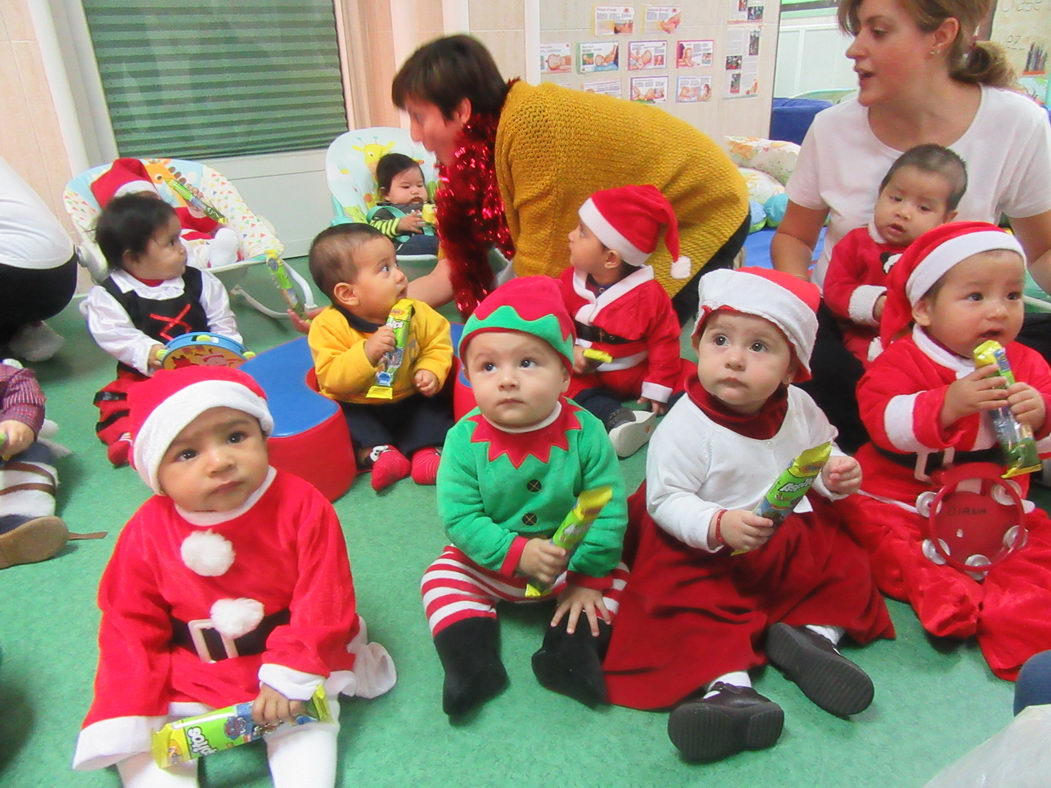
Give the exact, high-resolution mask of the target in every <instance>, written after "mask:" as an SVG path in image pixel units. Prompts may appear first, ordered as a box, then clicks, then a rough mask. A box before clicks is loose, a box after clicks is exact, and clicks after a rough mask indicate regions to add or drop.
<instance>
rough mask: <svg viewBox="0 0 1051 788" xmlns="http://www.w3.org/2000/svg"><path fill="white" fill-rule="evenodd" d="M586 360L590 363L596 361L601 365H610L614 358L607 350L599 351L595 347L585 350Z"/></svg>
mask: <svg viewBox="0 0 1051 788" xmlns="http://www.w3.org/2000/svg"><path fill="white" fill-rule="evenodd" d="M584 358H586V359H587V360H588V361H596V362H598V363H599V364H608V363H609V362H611V361H612V360H613V356H611V355H610V354H609V353H607V352H606V351H605V350H597V349H595V348H593V347H587V348H584Z"/></svg>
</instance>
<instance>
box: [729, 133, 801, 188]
mask: <svg viewBox="0 0 1051 788" xmlns="http://www.w3.org/2000/svg"><path fill="white" fill-rule="evenodd" d="M726 144H727V149H728V153H729V154H730V159H731V160H732V161H733V163H734V164H736V165H737V166H738V167H751V168H754V169H757V170H762V171H763V172H765V173H767V174H768V175H772V176H773V177H774V178H776V179H777V180H778V181H780V182H781V183H782V184H785V183H788V177H789V176H790V175H791V174H792V170H794V169H795V167H796V160H797V159H798V158H799V146H798V145H796V144H795V143H794V142H785V141H784V140H767V139H763V138H762V137H727V138H726Z"/></svg>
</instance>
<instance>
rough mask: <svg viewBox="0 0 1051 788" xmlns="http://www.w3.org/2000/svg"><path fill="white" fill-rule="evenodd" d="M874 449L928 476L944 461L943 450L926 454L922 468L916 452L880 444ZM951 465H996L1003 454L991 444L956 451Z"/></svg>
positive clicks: (999, 462)
mask: <svg viewBox="0 0 1051 788" xmlns="http://www.w3.org/2000/svg"><path fill="white" fill-rule="evenodd" d="M872 445H873V446H875V447H876V451H878V452H879V453H880V454H882V455H883V456H884V457H886V458H887V459H888V460H890V461H891V462H894V463H897V464H898V465H901V466H904V467H906V468H913V469H916V470H918V472H919V473H922V474H923V475H924V476H930V475H931V471H932V470H933V471H936V470H940V469H941V468H942V467H943V464H944V461H945V452H940V451H939V452H932V453H931V454H928V455H927V461H926V462H925V463H924V467H923V468H917V467H916V463H917V462H918V460H919V455H918V454H898V453H896V452H893V451H889V450H888V449H884V448H883V447H881V446H876V444H875V443H873V444H872ZM951 460H952V464H953V465H963V464H964V463H967V462H994V463H996V464H997V465H999V464H1002V463H1003V454H1002V453H1001V451H1000V447H999V446H993V447H991V448H988V449H979V450H978V451H958V452H956V453H955V454H953V455H952V456H951Z"/></svg>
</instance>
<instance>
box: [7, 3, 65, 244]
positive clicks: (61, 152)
mask: <svg viewBox="0 0 1051 788" xmlns="http://www.w3.org/2000/svg"><path fill="white" fill-rule="evenodd" d="M30 2H39V0H0V107H3V115H4V121H3V122H2V123H0V156H3V157H4V158H5V159H6V160H7V162H8V163H9V164H10V165H11V166H12V167H13V168H14V169H15V171H16V172H18V174H19V175H21V176H22V177H23V178H24V179H25V180H26V182H27V183H29V185H30V186H32V187H33V188H34V189H35V190H36V191H37V193H38V194H39V195H40V196H41V197H42V198H43V199H44V202H46V203H47V205H48V206H49V207H50V208H51V210H52V212H53V213H54V214H55V216H56V217H58V218H59V220H61V221H62V223H63V225H64V226H65V227H66V229H67V230H69V231H70V233H72V230H73V225H72V223H71V222H70V221H69V217H68V216H67V215H66V211H65V209H64V208H63V207H62V189H63V188H64V187H65V185H66V181H68V180H69V178H70V177H71V174H72V173H71V172H70V167H69V157H68V155H67V153H66V148H65V145H64V144H63V142H62V135H61V132H60V130H59V125H58V117H57V115H56V114H55V107H54V104H53V102H52V100H51V94H50V92H49V91H48V83H47V76H46V74H45V72H44V63H43V60H42V59H41V55H40V47H39V45H38V43H37V40H36V34H35V32H34V30H33V24H32V21H31V19H30V16H29V8H28V3H30Z"/></svg>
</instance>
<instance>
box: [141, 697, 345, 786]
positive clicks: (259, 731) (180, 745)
mask: <svg viewBox="0 0 1051 788" xmlns="http://www.w3.org/2000/svg"><path fill="white" fill-rule="evenodd" d="M311 722H332V714H331V712H329V708H328V699H327V698H326V697H325V687H324V685H321V686H319V687H318V688H317V691H316V692H315V693H314V695H313V697H311V698H310V700H308V701H307V702H306V708H305V709H304V710H303V713H302V714H300V715H299V716H298V717H296V720H295V722H292V723H286V722H283V723H281V724H280V725H266V726H263V725H256V724H255V723H254V722H253V721H252V704H251V703H250V702H249V703H237V704H235V705H233V706H227V707H226V708H225V709H216V710H215V711H209V712H205V713H204V714H198V715H197V716H195V717H186V718H184V719H181V720H176V721H175V722H169V723H168V724H167V725H165V726H164V727H163V728H161V729H160V730H159V731H156V732H155V733H154V734H153V742H152V750H153V759H154V760H155V761H156V762H157V765H158V766H160V767H161V768H162V769H167V768H168V767H169V766H175V764H177V763H184V762H186V761H192V760H194V759H195V758H200V757H202V756H205V755H211V754H212V753H216V752H220V751H221V750H228V749H230V748H231V747H237V746H238V745H241V744H247V743H248V742H250V741H255V740H256V739H261V738H263V737H264V736H265V735H266V734H268V733H272V732H273V731H275V730H277V729H278V728H281V727H284V726H286V725H306V724H308V723H311Z"/></svg>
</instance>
